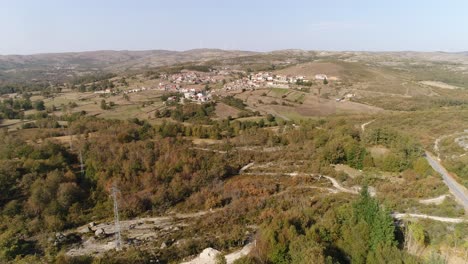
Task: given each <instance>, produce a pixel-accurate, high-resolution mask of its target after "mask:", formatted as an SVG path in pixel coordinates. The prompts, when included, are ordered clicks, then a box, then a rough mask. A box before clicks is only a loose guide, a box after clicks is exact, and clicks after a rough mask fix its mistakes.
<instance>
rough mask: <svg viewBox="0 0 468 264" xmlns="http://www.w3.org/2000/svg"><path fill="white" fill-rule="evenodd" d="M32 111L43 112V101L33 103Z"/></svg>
mask: <svg viewBox="0 0 468 264" xmlns="http://www.w3.org/2000/svg"><path fill="white" fill-rule="evenodd" d="M34 109H36V110H37V111H43V110H45V105H44V101H42V100H39V101H35V102H34Z"/></svg>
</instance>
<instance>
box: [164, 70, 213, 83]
mask: <svg viewBox="0 0 468 264" xmlns="http://www.w3.org/2000/svg"><path fill="white" fill-rule="evenodd" d="M217 75H218V73H217V72H216V71H211V72H207V73H204V72H194V71H183V72H180V73H176V74H162V75H161V79H162V80H164V81H168V82H169V83H171V84H176V85H177V84H178V85H181V84H212V83H217V82H220V81H221V79H220V78H216V76H217Z"/></svg>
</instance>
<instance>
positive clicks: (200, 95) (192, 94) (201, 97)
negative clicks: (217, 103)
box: [179, 88, 212, 103]
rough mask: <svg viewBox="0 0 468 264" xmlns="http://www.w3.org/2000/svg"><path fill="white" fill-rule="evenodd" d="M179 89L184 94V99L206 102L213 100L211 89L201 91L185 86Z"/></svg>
mask: <svg viewBox="0 0 468 264" xmlns="http://www.w3.org/2000/svg"><path fill="white" fill-rule="evenodd" d="M179 91H180V92H181V93H183V94H184V99H186V100H191V101H196V102H199V103H205V102H209V101H211V99H212V95H211V92H209V91H200V90H196V89H194V88H191V89H186V88H183V89H180V90H179Z"/></svg>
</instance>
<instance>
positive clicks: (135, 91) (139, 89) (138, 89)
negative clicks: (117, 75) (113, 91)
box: [123, 87, 148, 94]
mask: <svg viewBox="0 0 468 264" xmlns="http://www.w3.org/2000/svg"><path fill="white" fill-rule="evenodd" d="M146 90H148V89H147V88H146V87H141V88H134V89H130V90H126V91H124V92H123V93H124V94H129V93H138V92H143V91H146Z"/></svg>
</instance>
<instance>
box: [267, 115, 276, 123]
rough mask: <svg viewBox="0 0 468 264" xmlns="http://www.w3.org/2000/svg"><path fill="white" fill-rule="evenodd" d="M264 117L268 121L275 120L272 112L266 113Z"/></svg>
mask: <svg viewBox="0 0 468 264" xmlns="http://www.w3.org/2000/svg"><path fill="white" fill-rule="evenodd" d="M266 119H267V121H268V122H273V121H275V116H274V115H272V114H268V115H267V116H266Z"/></svg>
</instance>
